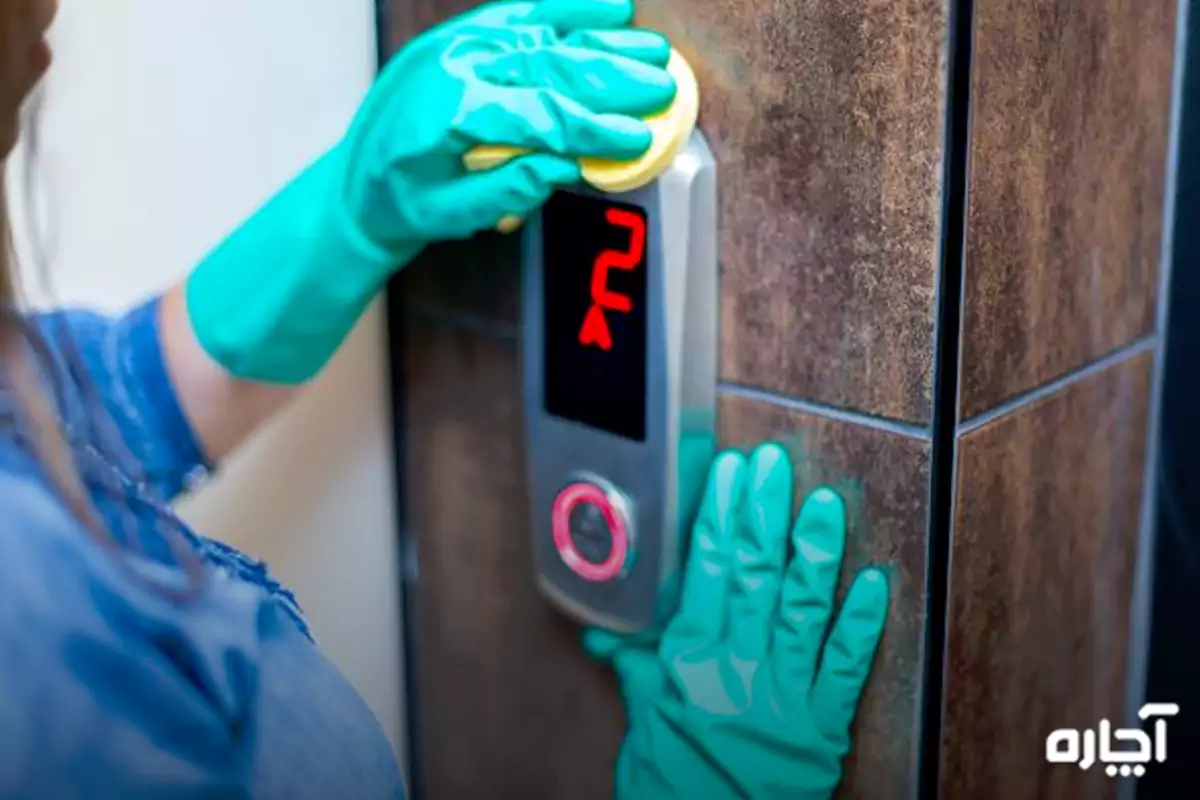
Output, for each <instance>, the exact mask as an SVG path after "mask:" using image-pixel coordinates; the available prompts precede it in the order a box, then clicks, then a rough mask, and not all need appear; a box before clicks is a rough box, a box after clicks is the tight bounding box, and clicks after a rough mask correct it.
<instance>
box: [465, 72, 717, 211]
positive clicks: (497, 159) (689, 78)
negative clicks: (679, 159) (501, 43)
mask: <svg viewBox="0 0 1200 800" xmlns="http://www.w3.org/2000/svg"><path fill="white" fill-rule="evenodd" d="M667 72H669V73H670V74H671V77H673V78H674V79H675V86H676V90H675V100H674V101H673V102H672V103H671V105H669V106H668V107H667V108H665V109H663V110H662V111H660V112H659V113H657V114H655V115H653V116H651V117H647V118H646V120H645V122H646V125H647V126H648V127H649V128H650V133H651V135H652V136H653V139H652V140H651V143H650V147H649V148H648V149H647V150H646V152H645V153H643V154H642V155H641V156H640V157H639V158H637V159H635V160H633V161H604V160H601V159H595V158H584V159H580V161H579V165H580V166H581V167H582V168H583V180H584V181H585V182H586V183H587V184H588V185H590V186H592V187H593V188H595V189H598V190H600V191H602V192H606V193H609V194H620V193H622V192H631V191H633V190H634V189H640V188H641V187H643V186H646V185H647V184H649V183H652V182H653V181H654V179H655V178H657V177H658V176H659V175H661V174H662V173H663V172H665V171H666V170H667V169H668V168H669V167H670V166H671V163H672V162H673V161H674V160H675V157H676V156H677V155H679V153H680V152H681V151H682V150H683V148H684V146H686V145H687V141H688V137H690V136H691V135H692V131H693V130H694V129H695V127H696V119H697V118H698V117H699V115H700V88H699V86H698V85H697V83H696V75H695V73H694V72H692V68H691V65H690V64H688V63H687V61H686V60H685V59H684V58H683V56H681V55H680V54H679V52H678V51H677V50H672V51H671V57H670V60H669V61H668V62H667ZM527 152H529V151H528V150H524V149H522V148H518V147H505V146H497V145H481V146H479V147H475V148H472V149H471V150H470V151H468V152H467V154H466V155H465V156H463V164H464V165H465V166H466V168H467V169H469V170H471V171H481V170H486V169H493V168H495V167H497V166H499V165H501V164H503V163H504V162H506V161H508V160H509V159H512V158H515V157H517V156H519V155H523V154H525V153H527ZM520 225H521V220H520V219H517V218H515V217H506V218H504V219H502V220H501V221H500V224H499V225H497V226H496V227H497V229H498V230H500V231H501V232H503V233H508V232H510V231H513V230H516V228H518V227H519V226H520Z"/></svg>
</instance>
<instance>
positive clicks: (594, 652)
mask: <svg viewBox="0 0 1200 800" xmlns="http://www.w3.org/2000/svg"><path fill="white" fill-rule="evenodd" d="M583 649H584V652H586V653H587V654H588V655H589V656H591V657H592V658H594V659H596V660H597V661H600V662H602V663H607V664H610V665H611V666H612V668H613V671H614V672H616V673H617V678H618V679H619V680H620V682H621V695H622V697H623V698H624V699H625V707H626V713H627V714H628V715H629V717H630V719H631V720H632V719H634V718H635V717H637V716H638V715H639V714H641V713H643V710H644V708H645V707H647V706H649V705H651V704H652V703H653V702H654V700H655V699H656V698H657V697H658V695H659V692H660V690H661V689H662V683H663V677H662V668H661V666H660V665H659V662H658V657H657V654H656V653H655V651H654V648H653V646H651V645H649V644H647V643H645V642H638V641H636V640H634V639H631V638H629V637H627V636H622V635H621V634H617V633H612V632H611V631H606V630H603V629H601V628H588V629H587V630H585V631H584V632H583Z"/></svg>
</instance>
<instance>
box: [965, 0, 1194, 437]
mask: <svg viewBox="0 0 1200 800" xmlns="http://www.w3.org/2000/svg"><path fill="white" fill-rule="evenodd" d="M1175 13H1176V12H1175V2H1174V0H1139V1H1138V2H1131V0H989V1H988V2H979V3H976V4H975V26H976V33H975V54H974V70H973V81H974V87H973V93H972V97H971V108H972V114H973V128H972V141H971V173H970V204H969V223H968V233H967V261H966V282H965V287H964V290H965V301H964V306H963V308H964V316H963V350H962V359H963V371H962V413H963V415H964V417H965V418H969V417H972V416H974V415H975V414H978V413H979V412H981V411H983V410H986V409H988V408H991V407H993V406H995V405H996V404H997V403H998V402H1000V401H1002V400H1004V399H1005V398H1008V397H1011V396H1013V395H1017V394H1020V393H1021V392H1024V391H1027V390H1029V389H1033V388H1035V387H1037V386H1039V385H1042V384H1044V383H1046V382H1047V381H1049V380H1052V379H1054V378H1057V377H1060V376H1062V375H1064V374H1066V373H1068V372H1070V371H1072V370H1074V369H1076V368H1078V367H1081V366H1083V365H1085V364H1087V363H1089V362H1091V361H1094V360H1095V359H1097V358H1099V357H1101V356H1103V355H1105V354H1107V353H1109V352H1111V351H1113V350H1116V349H1117V348H1118V347H1120V346H1122V345H1124V344H1127V343H1129V342H1130V341H1132V340H1134V339H1136V338H1138V337H1139V336H1143V335H1145V334H1147V333H1149V332H1150V331H1151V330H1152V328H1153V322H1154V304H1155V291H1156V282H1157V262H1158V254H1159V249H1160V248H1159V245H1160V237H1161V232H1162V220H1161V217H1162V208H1163V192H1164V175H1165V172H1166V161H1167V149H1166V148H1167V133H1168V126H1169V117H1170V103H1171V70H1172V49H1173V44H1174V35H1175V33H1174V27H1175V26H1174V21H1175Z"/></svg>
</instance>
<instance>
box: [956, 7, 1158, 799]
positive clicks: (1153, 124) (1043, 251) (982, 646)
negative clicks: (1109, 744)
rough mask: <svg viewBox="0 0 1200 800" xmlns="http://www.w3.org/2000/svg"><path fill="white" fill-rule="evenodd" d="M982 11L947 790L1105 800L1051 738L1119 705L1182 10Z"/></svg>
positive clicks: (981, 795)
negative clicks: (1047, 747)
mask: <svg viewBox="0 0 1200 800" xmlns="http://www.w3.org/2000/svg"><path fill="white" fill-rule="evenodd" d="M974 8H975V37H974V44H975V49H974V59H973V71H972V83H973V85H972V95H971V106H972V129H971V139H970V157H971V172H970V184H969V190H970V192H969V198H970V199H969V213H968V217H967V233H966V260H965V266H964V270H965V273H964V280H963V292H964V296H963V304H962V307H963V320H962V336H961V346H962V353H961V365H962V366H961V375H960V381H959V411H960V414H961V418H960V421H959V433H958V467H957V475H956V476H955V484H956V493H955V508H954V509H953V513H954V517H953V525H954V528H953V539H952V554H951V572H950V590H949V591H950V595H949V614H948V631H947V636H948V638H947V658H946V673H945V690H944V727H943V730H942V761H941V764H942V766H941V774H940V777H941V792H942V796H943V797H945V798H950V799H951V800H957V798H970V800H991V798H996V799H997V800H999V799H1000V798H1010V797H1041V798H1077V797H1078V798H1084V797H1088V798H1093V797H1109V796H1111V795H1112V793H1113V791H1114V790H1115V787H1116V783H1115V782H1114V781H1113V780H1112V779H1111V778H1108V777H1106V776H1105V775H1104V773H1103V770H1102V769H1101V768H1100V767H1094V768H1093V769H1092V770H1091V771H1089V772H1086V773H1085V772H1083V771H1082V770H1080V769H1078V768H1076V767H1069V766H1064V767H1053V766H1050V765H1047V764H1046V763H1045V761H1044V757H1043V752H1042V748H1043V746H1044V742H1045V737H1046V736H1047V734H1049V733H1050V731H1052V730H1054V729H1055V728H1059V727H1066V726H1071V727H1079V728H1086V727H1093V726H1095V724H1096V723H1097V722H1098V721H1099V720H1100V719H1101V718H1105V717H1108V718H1117V719H1119V718H1121V715H1122V714H1123V712H1124V708H1125V695H1126V691H1125V690H1126V679H1127V672H1126V648H1127V646H1128V643H1129V603H1130V599H1131V593H1132V576H1133V570H1134V565H1135V559H1136V556H1137V551H1136V545H1137V541H1138V520H1139V518H1138V514H1139V509H1140V506H1141V501H1142V488H1143V487H1142V480H1143V466H1144V453H1145V448H1146V436H1147V413H1148V404H1149V402H1150V385H1151V372H1152V360H1153V359H1152V356H1153V352H1154V348H1155V346H1156V344H1157V342H1156V339H1155V314H1156V307H1157V301H1158V297H1157V296H1156V295H1157V291H1156V287H1157V281H1158V269H1159V258H1160V238H1161V235H1162V211H1163V203H1164V185H1165V177H1166V164H1167V141H1168V135H1167V132H1168V128H1169V119H1170V110H1171V109H1170V106H1171V72H1172V62H1173V58H1172V51H1173V44H1174V28H1175V14H1176V8H1175V2H1174V0H1149V1H1148V2H1132V1H1131V0H988V2H976V3H975V4H974Z"/></svg>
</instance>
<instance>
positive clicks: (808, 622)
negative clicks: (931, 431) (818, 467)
mask: <svg viewBox="0 0 1200 800" xmlns="http://www.w3.org/2000/svg"><path fill="white" fill-rule="evenodd" d="M792 545H793V554H792V561H791V564H789V565H788V568H787V572H786V573H785V574H784V577H783V587H782V588H781V589H780V593H779V611H778V613H777V615H776V620H775V630H774V635H773V640H772V645H771V649H772V657H773V658H774V659H775V661H776V669H777V673H776V674H778V675H779V676H780V680H781V682H782V683H783V685H784V686H791V687H802V688H798V690H799V691H807V689H808V687H809V686H810V685H811V684H812V680H813V675H814V673H815V672H816V668H817V659H818V656H819V654H820V650H821V642H822V640H823V639H824V638H825V630H826V628H828V626H829V618H830V615H831V611H832V608H833V598H834V593H835V591H836V590H837V582H838V572H839V571H840V569H841V565H842V554H843V551H844V550H845V546H846V511H845V507H844V506H843V505H842V499H841V498H840V497H838V495H837V493H836V492H834V491H833V490H832V489H829V488H824V487H822V488H820V489H817V490H816V491H815V492H813V493H812V494H811V495H809V496H808V498H807V499H806V500H805V501H804V505H803V506H802V507H801V508H800V515H799V517H797V519H796V525H795V527H794V528H793V529H792Z"/></svg>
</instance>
